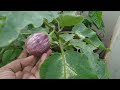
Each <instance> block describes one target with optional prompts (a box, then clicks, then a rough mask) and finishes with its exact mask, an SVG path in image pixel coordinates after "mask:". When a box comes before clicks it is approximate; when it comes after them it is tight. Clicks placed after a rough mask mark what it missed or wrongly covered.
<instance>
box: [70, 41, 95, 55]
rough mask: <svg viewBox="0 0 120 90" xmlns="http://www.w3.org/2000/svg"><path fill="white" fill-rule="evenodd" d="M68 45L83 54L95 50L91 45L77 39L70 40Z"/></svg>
mask: <svg viewBox="0 0 120 90" xmlns="http://www.w3.org/2000/svg"><path fill="white" fill-rule="evenodd" d="M70 44H71V45H73V46H74V47H75V48H79V49H81V50H82V52H83V53H86V52H93V50H95V49H97V48H96V47H94V46H93V45H91V44H86V42H83V41H82V40H79V39H72V40H70Z"/></svg>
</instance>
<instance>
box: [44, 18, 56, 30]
mask: <svg viewBox="0 0 120 90" xmlns="http://www.w3.org/2000/svg"><path fill="white" fill-rule="evenodd" d="M44 23H45V25H47V26H48V27H49V28H51V29H53V28H54V27H52V26H51V25H50V24H49V23H48V22H47V21H45V20H44Z"/></svg>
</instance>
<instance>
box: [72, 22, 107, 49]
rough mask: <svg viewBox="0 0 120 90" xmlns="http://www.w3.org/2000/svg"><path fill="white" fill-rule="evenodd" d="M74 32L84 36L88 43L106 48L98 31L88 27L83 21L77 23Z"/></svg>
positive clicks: (81, 36)
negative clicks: (97, 33)
mask: <svg viewBox="0 0 120 90" xmlns="http://www.w3.org/2000/svg"><path fill="white" fill-rule="evenodd" d="M72 32H74V33H75V34H77V35H78V36H79V37H80V38H83V39H84V40H85V41H86V42H87V43H89V44H92V45H94V46H95V47H100V48H105V46H104V44H103V43H102V42H101V41H100V40H99V38H98V37H97V35H96V32H94V31H93V30H91V29H89V28H87V27H86V26H85V25H84V24H83V23H80V24H77V25H75V26H74V27H73V28H72Z"/></svg>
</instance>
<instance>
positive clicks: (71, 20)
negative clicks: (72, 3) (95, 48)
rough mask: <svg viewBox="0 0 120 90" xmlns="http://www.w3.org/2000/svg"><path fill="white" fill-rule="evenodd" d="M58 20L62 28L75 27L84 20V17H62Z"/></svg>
mask: <svg viewBox="0 0 120 90" xmlns="http://www.w3.org/2000/svg"><path fill="white" fill-rule="evenodd" d="M57 20H58V21H59V23H60V26H63V27H64V26H73V25H76V24H78V23H80V22H82V21H83V20H84V17H83V16H73V15H60V16H59V17H58V18H57Z"/></svg>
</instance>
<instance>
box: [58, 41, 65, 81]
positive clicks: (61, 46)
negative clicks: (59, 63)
mask: <svg viewBox="0 0 120 90" xmlns="http://www.w3.org/2000/svg"><path fill="white" fill-rule="evenodd" d="M59 45H60V50H61V53H62V59H63V62H64V77H65V79H66V78H67V77H66V65H65V64H66V58H65V56H64V55H65V54H64V50H63V45H62V43H61V40H59Z"/></svg>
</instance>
